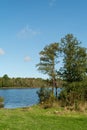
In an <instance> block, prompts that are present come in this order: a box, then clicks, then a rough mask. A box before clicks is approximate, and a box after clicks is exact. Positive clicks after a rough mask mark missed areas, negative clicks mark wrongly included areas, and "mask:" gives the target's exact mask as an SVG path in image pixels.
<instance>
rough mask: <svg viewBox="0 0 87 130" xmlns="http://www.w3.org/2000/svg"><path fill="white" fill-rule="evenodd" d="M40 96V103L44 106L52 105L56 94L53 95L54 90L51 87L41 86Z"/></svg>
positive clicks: (38, 92)
mask: <svg viewBox="0 0 87 130" xmlns="http://www.w3.org/2000/svg"><path fill="white" fill-rule="evenodd" d="M37 94H38V97H39V103H40V104H41V105H43V106H44V108H49V107H52V105H53V101H54V96H53V95H52V91H51V89H50V88H44V87H42V88H40V89H39V91H37Z"/></svg>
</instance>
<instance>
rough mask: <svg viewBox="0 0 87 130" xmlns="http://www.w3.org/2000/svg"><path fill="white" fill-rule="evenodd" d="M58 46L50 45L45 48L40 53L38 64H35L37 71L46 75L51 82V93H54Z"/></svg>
mask: <svg viewBox="0 0 87 130" xmlns="http://www.w3.org/2000/svg"><path fill="white" fill-rule="evenodd" d="M59 50H60V49H59V44H58V43H52V44H50V45H48V46H46V47H45V48H44V49H43V50H42V51H41V52H40V63H39V64H37V67H38V70H39V71H41V72H42V73H43V74H47V75H48V76H49V78H50V79H51V80H52V84H53V85H52V93H54V87H55V79H56V67H55V66H56V64H57V58H58V53H59Z"/></svg>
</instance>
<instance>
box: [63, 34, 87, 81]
mask: <svg viewBox="0 0 87 130" xmlns="http://www.w3.org/2000/svg"><path fill="white" fill-rule="evenodd" d="M61 44H62V49H63V54H64V59H63V63H64V66H63V78H64V79H65V80H66V81H68V82H76V81H82V80H84V78H85V77H86V68H87V54H86V48H83V47H80V46H79V45H80V42H78V40H77V39H76V38H75V37H74V36H73V35H72V34H67V35H66V36H65V37H64V38H62V39H61Z"/></svg>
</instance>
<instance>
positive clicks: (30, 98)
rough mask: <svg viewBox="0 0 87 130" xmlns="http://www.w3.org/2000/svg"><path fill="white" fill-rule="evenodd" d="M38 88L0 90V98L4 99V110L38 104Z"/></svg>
mask: <svg viewBox="0 0 87 130" xmlns="http://www.w3.org/2000/svg"><path fill="white" fill-rule="evenodd" d="M37 91H38V88H33V89H32V88H23V89H22V88H21V89H20V88H19V89H18V88H17V89H0V96H2V97H4V108H19V107H27V106H32V105H34V104H37V103H38V95H37V93H36V92H37Z"/></svg>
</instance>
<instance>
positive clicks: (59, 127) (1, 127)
mask: <svg viewBox="0 0 87 130" xmlns="http://www.w3.org/2000/svg"><path fill="white" fill-rule="evenodd" d="M0 130H87V113H80V112H69V111H64V110H61V109H59V108H50V109H42V108H41V107H39V106H33V107H29V108H18V109H0Z"/></svg>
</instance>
